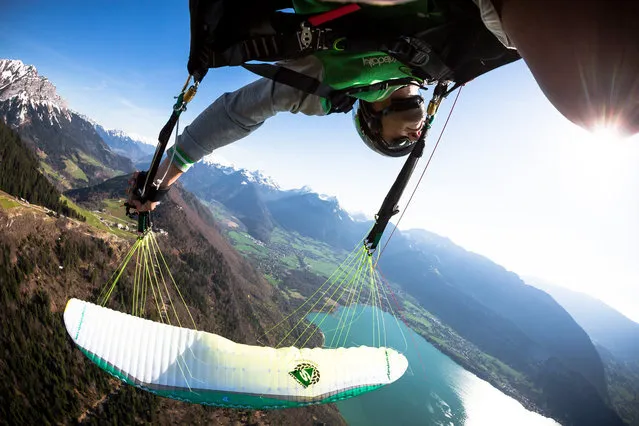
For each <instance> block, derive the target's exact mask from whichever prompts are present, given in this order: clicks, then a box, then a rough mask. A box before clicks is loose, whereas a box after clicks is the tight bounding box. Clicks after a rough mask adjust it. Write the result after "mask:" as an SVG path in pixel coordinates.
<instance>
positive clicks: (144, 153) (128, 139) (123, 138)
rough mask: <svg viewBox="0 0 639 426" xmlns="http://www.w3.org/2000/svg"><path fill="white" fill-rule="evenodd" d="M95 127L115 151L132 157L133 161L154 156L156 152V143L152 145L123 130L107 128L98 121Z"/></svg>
mask: <svg viewBox="0 0 639 426" xmlns="http://www.w3.org/2000/svg"><path fill="white" fill-rule="evenodd" d="M94 127H95V130H96V131H97V132H98V135H100V137H102V139H103V140H104V142H106V144H107V145H109V147H110V148H111V150H112V151H113V152H115V153H117V154H120V155H121V156H123V157H127V158H130V159H131V161H133V162H136V161H140V160H142V159H144V158H145V157H148V156H152V155H153V153H154V152H155V145H150V144H148V143H147V142H146V141H143V140H141V139H139V137H136V136H133V135H130V134H127V133H125V132H123V131H122V130H115V129H105V128H104V127H102V126H101V125H99V124H97V123H94Z"/></svg>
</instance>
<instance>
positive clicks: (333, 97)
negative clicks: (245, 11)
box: [242, 64, 415, 114]
mask: <svg viewBox="0 0 639 426" xmlns="http://www.w3.org/2000/svg"><path fill="white" fill-rule="evenodd" d="M242 67H243V68H245V69H247V70H249V71H251V72H253V73H255V74H257V75H259V76H261V77H265V78H269V79H271V80H273V81H276V82H278V83H281V84H286V85H287V86H290V87H294V88H295V89H298V90H301V91H302V92H304V93H308V94H311V95H315V96H319V97H321V98H325V99H328V100H329V101H330V103H331V110H330V111H329V114H331V113H334V112H348V111H350V110H351V108H352V107H353V104H354V103H355V101H356V98H354V97H353V95H355V94H357V93H362V92H372V91H377V90H385V89H387V88H389V87H391V86H402V85H407V84H410V83H413V82H414V81H415V79H414V78H411V77H406V78H399V79H394V80H385V81H381V82H379V83H373V84H369V85H365V86H356V87H351V88H348V89H341V90H337V89H333V88H332V87H330V86H329V85H327V84H325V83H323V82H321V81H319V80H318V79H316V78H313V77H310V76H308V75H306V74H302V73H300V72H297V71H295V70H292V69H289V68H285V67H282V66H279V65H272V64H243V65H242Z"/></svg>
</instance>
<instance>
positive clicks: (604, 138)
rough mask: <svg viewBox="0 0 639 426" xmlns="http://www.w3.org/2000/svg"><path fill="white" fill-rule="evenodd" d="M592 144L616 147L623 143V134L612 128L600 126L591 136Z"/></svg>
mask: <svg viewBox="0 0 639 426" xmlns="http://www.w3.org/2000/svg"><path fill="white" fill-rule="evenodd" d="M590 138H591V140H592V142H595V143H597V144H601V145H604V146H609V145H616V144H619V143H620V142H621V141H622V139H623V138H622V137H621V134H620V133H619V131H618V129H616V128H615V127H612V126H598V127H596V128H595V129H594V130H593V131H592V133H591V136H590Z"/></svg>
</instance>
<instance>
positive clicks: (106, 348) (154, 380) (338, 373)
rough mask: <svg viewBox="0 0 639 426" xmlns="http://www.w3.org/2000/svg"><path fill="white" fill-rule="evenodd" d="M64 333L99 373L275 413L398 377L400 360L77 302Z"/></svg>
mask: <svg viewBox="0 0 639 426" xmlns="http://www.w3.org/2000/svg"><path fill="white" fill-rule="evenodd" d="M64 322H65V324H66V328H67V331H68V333H69V335H70V336H71V338H72V339H73V341H74V342H75V343H76V344H77V345H78V347H79V348H80V349H81V350H82V351H83V352H84V354H85V355H86V356H87V357H89V358H90V359H91V360H92V361H93V362H95V363H96V364H97V365H98V366H99V367H100V368H102V369H103V370H105V371H107V372H109V373H111V374H113V375H114V376H116V377H118V378H119V379H121V380H123V381H125V382H126V383H128V384H131V385H134V386H137V387H140V388H142V389H145V390H147V391H150V392H153V393H155V394H157V395H161V396H165V397H169V398H174V399H179V400H183V401H188V402H193V403H198V404H206V405H214V406H223V407H236V408H253V409H275V408H289V407H300V406H305V405H310V404H324V403H329V402H335V401H339V400H343V399H346V398H350V397H353V396H357V395H360V394H362V393H364V392H369V391H372V390H374V389H377V388H379V387H381V386H384V385H387V384H389V383H393V382H394V381H396V380H397V379H399V378H400V377H401V376H402V375H403V374H404V372H405V371H406V368H407V367H408V361H407V360H406V358H405V357H404V356H403V355H402V354H400V353H399V352H397V351H395V350H394V349H389V348H383V347H381V348H371V347H366V346H360V347H354V348H337V349H322V348H315V349H306V348H303V349H298V348H296V347H287V348H280V349H275V348H270V347H261V346H250V345H244V344H239V343H235V342H232V341H231V340H228V339H225V338H224V337H221V336H218V335H215V334H211V333H207V332H204V331H196V330H191V329H187V328H180V327H175V326H171V325H167V324H161V323H158V322H153V321H149V320H146V319H142V318H139V317H135V316H132V315H128V314H125V313H122V312H117V311H113V310H111V309H107V308H104V307H101V306H98V305H94V304H92V303H88V302H84V301H82V300H78V299H71V300H69V302H68V303H67V306H66V309H65V311H64Z"/></svg>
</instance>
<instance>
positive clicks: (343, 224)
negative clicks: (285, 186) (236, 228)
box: [181, 158, 369, 248]
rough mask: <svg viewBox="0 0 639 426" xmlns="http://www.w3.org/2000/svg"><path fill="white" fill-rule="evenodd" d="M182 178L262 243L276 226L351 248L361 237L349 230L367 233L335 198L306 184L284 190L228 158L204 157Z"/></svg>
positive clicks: (260, 174)
mask: <svg viewBox="0 0 639 426" xmlns="http://www.w3.org/2000/svg"><path fill="white" fill-rule="evenodd" d="M181 181H182V183H183V184H184V186H185V187H186V189H188V190H189V191H191V192H193V193H194V194H196V195H197V196H198V197H200V198H202V199H204V200H206V201H217V202H219V203H222V204H223V205H224V206H225V207H226V208H227V209H229V210H230V211H231V212H232V213H233V214H234V215H235V216H236V217H237V218H238V219H239V220H241V221H242V222H243V223H244V225H246V227H247V230H248V232H249V233H250V234H251V235H252V236H253V237H255V238H257V239H260V240H262V241H268V239H269V237H270V233H271V231H272V230H273V227H274V226H275V225H276V224H277V225H279V226H282V227H284V228H286V229H290V230H294V231H297V232H299V233H300V234H302V235H307V236H310V237H314V238H318V239H321V240H322V241H326V242H328V243H330V244H334V245H336V246H342V247H349V248H350V247H351V246H352V242H353V241H356V240H357V239H358V238H360V237H361V235H354V234H353V231H352V230H355V233H357V234H363V233H364V232H365V230H362V222H356V221H354V220H353V219H352V218H351V216H350V215H349V214H348V212H346V211H345V210H344V209H342V208H341V206H340V205H339V202H338V200H337V198H336V197H332V196H327V195H323V194H318V193H316V192H314V191H313V190H312V189H311V188H310V187H308V186H305V187H303V188H299V189H292V190H286V191H285V190H282V189H281V188H280V186H279V185H278V184H277V183H276V182H275V181H274V180H273V179H272V178H270V177H268V176H266V175H265V174H264V173H263V172H261V171H256V170H246V169H238V168H236V167H235V166H234V165H232V164H230V163H228V162H227V161H223V160H219V159H215V158H207V159H206V160H205V161H203V162H200V163H197V164H195V165H194V166H193V167H192V168H191V169H190V170H189V172H188V173H186V174H185V175H184V176H183V177H182V178H181ZM368 226H369V224H368V223H365V224H364V225H363V227H364V228H366V227H368Z"/></svg>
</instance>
